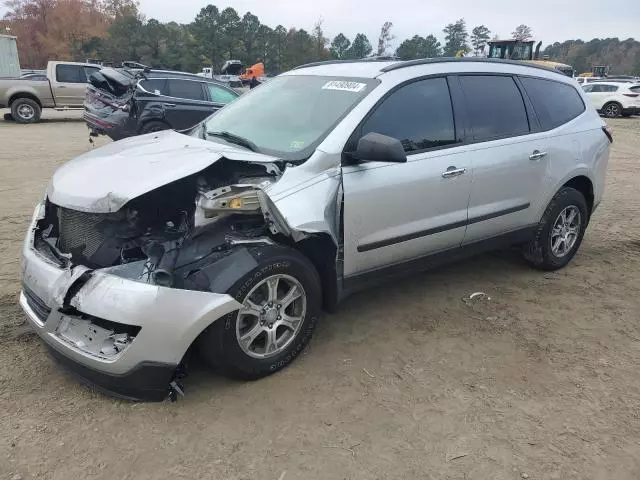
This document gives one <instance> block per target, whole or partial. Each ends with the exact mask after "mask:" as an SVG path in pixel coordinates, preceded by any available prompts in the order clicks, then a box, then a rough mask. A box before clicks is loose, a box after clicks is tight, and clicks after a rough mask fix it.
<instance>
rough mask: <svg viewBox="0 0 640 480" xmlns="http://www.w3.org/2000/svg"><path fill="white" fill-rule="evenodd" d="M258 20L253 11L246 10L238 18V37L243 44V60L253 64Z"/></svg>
mask: <svg viewBox="0 0 640 480" xmlns="http://www.w3.org/2000/svg"><path fill="white" fill-rule="evenodd" d="M259 30H260V20H259V19H258V17H256V16H255V15H254V14H253V13H251V12H247V13H245V14H244V16H243V17H242V20H240V38H241V39H242V44H243V45H244V53H245V57H244V61H245V62H246V63H247V64H253V63H255V61H256V46H257V39H258V31H259Z"/></svg>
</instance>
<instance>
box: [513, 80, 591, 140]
mask: <svg viewBox="0 0 640 480" xmlns="http://www.w3.org/2000/svg"><path fill="white" fill-rule="evenodd" d="M521 80H522V84H523V85H524V88H525V90H526V91H527V95H529V99H530V100H531V103H533V108H534V110H535V111H536V114H537V115H538V119H539V120H540V123H541V125H542V129H543V130H551V129H552V128H556V127H559V126H560V125H562V124H564V123H567V122H568V121H570V120H573V119H574V118H576V117H577V116H578V115H580V114H581V113H582V112H584V110H585V107H584V103H583V102H582V97H581V96H580V94H579V93H578V91H577V90H576V89H575V88H574V87H572V86H571V85H567V84H565V83H560V82H554V81H552V80H544V79H542V78H531V77H522V78H521ZM596 86H602V85H590V86H589V87H590V90H589V91H592V92H593V91H595V89H594V88H593V87H596Z"/></svg>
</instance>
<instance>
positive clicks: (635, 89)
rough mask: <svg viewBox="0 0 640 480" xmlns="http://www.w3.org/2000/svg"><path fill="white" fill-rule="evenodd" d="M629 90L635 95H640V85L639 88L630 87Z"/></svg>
mask: <svg viewBox="0 0 640 480" xmlns="http://www.w3.org/2000/svg"><path fill="white" fill-rule="evenodd" d="M629 90H631V91H632V92H633V93H640V85H638V86H637V87H629Z"/></svg>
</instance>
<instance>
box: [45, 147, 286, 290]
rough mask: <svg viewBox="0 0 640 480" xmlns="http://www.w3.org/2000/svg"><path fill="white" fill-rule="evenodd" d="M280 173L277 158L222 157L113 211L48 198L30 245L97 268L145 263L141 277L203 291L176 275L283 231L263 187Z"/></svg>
mask: <svg viewBox="0 0 640 480" xmlns="http://www.w3.org/2000/svg"><path fill="white" fill-rule="evenodd" d="M280 175H281V170H280V167H279V166H278V165H276V164H275V163H250V162H238V161H230V160H227V159H221V160H220V161H219V162H216V163H215V164H213V165H211V166H210V167H208V168H206V169H205V170H203V171H201V172H199V173H196V174H193V175H190V176H188V177H185V178H182V179H180V180H177V181H175V182H172V183H170V184H168V185H164V186H162V187H159V188H157V189H155V190H152V191H150V192H148V193H146V194H144V195H142V196H139V197H137V198H135V199H133V200H131V201H129V202H128V203H127V204H126V205H124V207H122V208H121V209H119V210H118V211H116V212H113V213H87V212H81V211H76V210H72V209H68V208H64V207H61V206H58V205H55V204H54V203H51V202H49V201H47V202H46V205H45V215H44V218H42V219H41V220H40V221H39V222H38V224H37V227H38V228H37V230H36V232H35V238H34V244H35V248H36V249H37V250H39V251H40V252H41V253H43V254H45V255H46V256H47V257H48V258H49V259H50V260H52V261H55V262H56V263H58V264H59V265H61V266H65V267H66V266H76V265H83V266H85V267H88V268H91V269H102V268H108V267H116V266H121V265H127V264H132V263H136V262H138V263H139V262H144V269H143V271H142V272H141V275H144V276H146V277H145V278H144V280H146V281H149V282H151V283H156V284H158V285H162V286H167V287H175V288H187V289H196V290H200V289H206V286H205V285H200V286H198V285H186V284H185V283H184V281H185V279H184V278H176V276H175V275H174V272H175V271H176V269H180V268H181V267H184V266H185V265H189V264H191V263H193V262H195V261H198V260H200V259H202V258H204V257H207V256H210V255H219V256H224V255H227V254H229V253H230V247H232V246H233V245H237V244H238V243H243V242H246V243H259V242H270V239H269V238H268V235H276V234H278V233H279V232H281V229H279V228H278V227H277V226H276V222H274V221H273V218H272V217H271V215H270V213H269V209H268V207H267V205H268V202H269V200H268V198H267V197H266V195H265V194H264V192H263V191H262V190H261V189H262V188H264V187H266V186H268V185H269V184H271V183H273V182H275V181H277V180H278V178H279V177H280ZM187 273H193V272H187ZM187 276H188V275H187Z"/></svg>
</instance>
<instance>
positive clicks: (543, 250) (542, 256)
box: [524, 187, 589, 270]
mask: <svg viewBox="0 0 640 480" xmlns="http://www.w3.org/2000/svg"><path fill="white" fill-rule="evenodd" d="M572 212H573V213H574V214H576V215H577V214H579V216H578V218H577V225H578V226H577V228H575V227H574V226H575V225H576V221H575V220H574V222H572V223H570V225H569V227H568V228H567V229H566V230H565V229H563V228H559V227H558V225H559V223H562V219H561V215H562V214H563V213H564V214H565V217H564V218H565V220H569V219H570V218H571V214H572ZM574 219H575V215H574ZM588 223H589V210H588V208H587V202H586V200H585V198H584V195H582V193H580V192H579V191H578V190H576V189H574V188H570V187H563V188H562V189H560V191H559V192H558V193H556V195H555V196H554V197H553V198H552V199H551V202H549V205H548V206H547V209H546V210H545V212H544V215H542V219H541V220H540V223H539V224H538V228H537V230H536V233H535V236H534V238H533V240H531V241H530V242H529V243H528V244H527V245H525V247H524V256H525V258H526V259H527V260H528V261H529V263H531V264H532V265H533V266H534V267H536V268H539V269H541V270H558V269H560V268H563V267H564V266H566V265H567V264H568V263H569V262H570V261H571V259H572V258H573V257H574V255H575V254H576V252H577V251H578V249H579V248H580V244H581V243H582V239H583V237H584V232H585V230H586V228H587V225H588ZM571 231H575V236H574V235H571V233H569V232H571ZM563 236H564V237H565V240H564V242H562V241H561V240H559V238H562V237H563ZM554 244H555V245H556V246H557V248H556V249H554V248H553V246H554ZM562 250H565V251H564V252H563V251H562Z"/></svg>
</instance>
